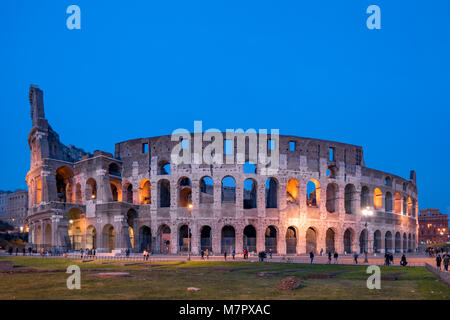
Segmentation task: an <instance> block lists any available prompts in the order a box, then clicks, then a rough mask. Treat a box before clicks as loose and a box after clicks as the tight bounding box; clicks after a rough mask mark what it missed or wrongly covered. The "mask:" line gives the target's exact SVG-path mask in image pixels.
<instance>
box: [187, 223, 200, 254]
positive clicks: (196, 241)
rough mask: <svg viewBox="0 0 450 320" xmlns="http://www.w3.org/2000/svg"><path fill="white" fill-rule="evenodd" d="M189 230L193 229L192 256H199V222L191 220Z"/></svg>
mask: <svg viewBox="0 0 450 320" xmlns="http://www.w3.org/2000/svg"><path fill="white" fill-rule="evenodd" d="M189 228H190V229H191V234H192V237H191V254H193V255H198V254H199V252H200V230H199V226H198V224H197V222H196V221H195V220H194V219H191V221H190V223H189Z"/></svg>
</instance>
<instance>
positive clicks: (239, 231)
mask: <svg viewBox="0 0 450 320" xmlns="http://www.w3.org/2000/svg"><path fill="white" fill-rule="evenodd" d="M234 232H235V239H234V247H235V250H236V253H242V250H244V229H243V228H242V227H241V226H236V228H235V229H234ZM256 236H258V233H256ZM228 254H231V252H228Z"/></svg>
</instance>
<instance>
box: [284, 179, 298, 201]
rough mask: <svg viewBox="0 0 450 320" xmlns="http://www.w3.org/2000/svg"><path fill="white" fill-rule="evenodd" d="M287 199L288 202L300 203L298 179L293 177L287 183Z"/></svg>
mask: <svg viewBox="0 0 450 320" xmlns="http://www.w3.org/2000/svg"><path fill="white" fill-rule="evenodd" d="M286 200H287V202H288V203H294V204H298V180H297V179H294V178H291V179H289V180H288V182H287V184H286Z"/></svg>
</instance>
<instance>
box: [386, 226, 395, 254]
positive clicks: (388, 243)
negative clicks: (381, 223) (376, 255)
mask: <svg viewBox="0 0 450 320" xmlns="http://www.w3.org/2000/svg"><path fill="white" fill-rule="evenodd" d="M384 249H385V252H394V251H393V250H392V233H391V232H390V231H387V232H386V234H385V235H384Z"/></svg>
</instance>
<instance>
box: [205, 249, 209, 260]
mask: <svg viewBox="0 0 450 320" xmlns="http://www.w3.org/2000/svg"><path fill="white" fill-rule="evenodd" d="M205 254H206V259H207V260H208V259H209V249H206V252H205Z"/></svg>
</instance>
